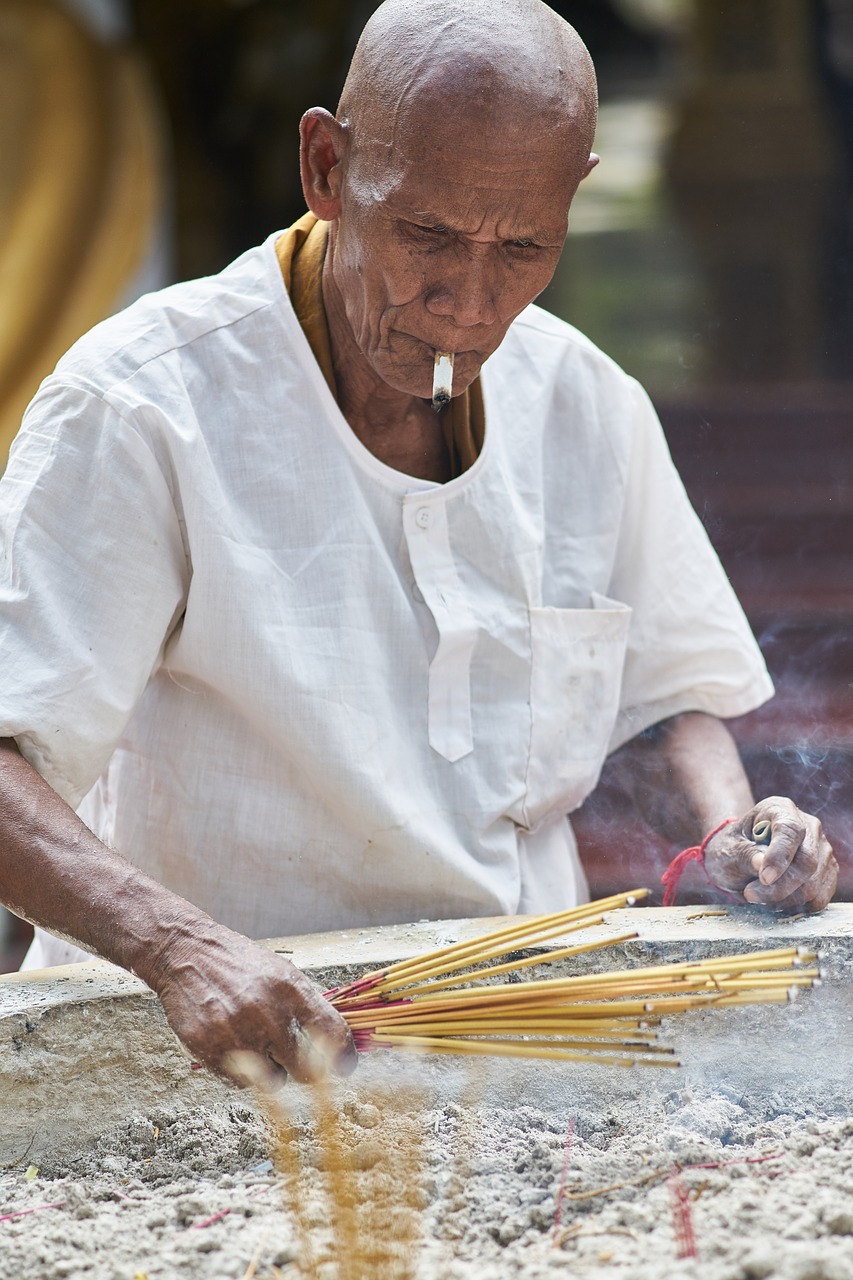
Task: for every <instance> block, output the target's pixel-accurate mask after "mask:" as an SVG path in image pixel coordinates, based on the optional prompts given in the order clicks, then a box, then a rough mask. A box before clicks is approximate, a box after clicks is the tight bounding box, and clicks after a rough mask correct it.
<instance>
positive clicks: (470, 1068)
mask: <svg viewBox="0 0 853 1280" xmlns="http://www.w3.org/2000/svg"><path fill="white" fill-rule="evenodd" d="M798 1038H799V1037H798ZM778 1039H779V1036H778V1028H777V1035H776V1041H778ZM776 1041H773V1040H772V1038H768V1039H767V1040H766V1041H763V1042H761V1041H760V1043H759V1048H760V1049H763V1051H764V1054H765V1058H764V1061H765V1071H764V1077H763V1079H759V1078H758V1077H757V1075H756V1073H755V1072H754V1071H753V1070H752V1069H751V1068H750V1070H747V1071H746V1072H744V1073H739V1072H738V1069H737V1064H736V1061H735V1058H736V1055H732V1057H731V1059H729V1060H728V1061H725V1062H723V1063H722V1065H718V1067H717V1069H716V1071H715V1072H714V1077H713V1079H712V1078H711V1075H710V1073H706V1072H705V1071H704V1070H699V1071H697V1072H695V1073H693V1074H691V1073H683V1074H679V1076H678V1077H677V1078H676V1081H675V1084H673V1077H672V1076H671V1075H669V1074H666V1075H665V1076H664V1077H663V1079H660V1078H659V1077H657V1076H655V1078H654V1079H652V1078H650V1077H649V1075H648V1074H647V1073H643V1074H642V1075H640V1074H639V1073H638V1072H636V1071H634V1072H631V1071H617V1070H616V1069H603V1070H597V1071H592V1070H588V1069H582V1068H578V1067H575V1066H563V1065H560V1066H557V1065H554V1064H539V1063H524V1064H516V1063H509V1062H500V1063H483V1062H479V1061H478V1062H476V1063H474V1064H469V1063H467V1062H465V1063H461V1064H460V1063H458V1062H456V1061H453V1062H451V1061H449V1060H444V1059H438V1058H436V1059H429V1060H428V1061H423V1062H422V1061H417V1062H415V1061H412V1060H409V1059H404V1060H401V1061H398V1060H393V1059H391V1060H388V1059H380V1058H376V1059H371V1060H369V1061H367V1062H365V1063H364V1064H363V1065H362V1067H361V1068H360V1070H359V1073H358V1076H357V1077H356V1078H354V1079H353V1080H351V1081H348V1082H346V1084H344V1085H342V1086H340V1087H338V1088H336V1089H335V1090H334V1092H333V1093H332V1094H319V1095H317V1094H312V1092H311V1091H309V1090H304V1089H297V1088H296V1087H294V1086H288V1088H287V1089H285V1090H284V1091H283V1093H282V1094H281V1095H280V1097H281V1106H282V1107H283V1108H284V1109H285V1110H284V1117H283V1118H281V1117H280V1118H279V1119H276V1117H275V1116H273V1117H272V1120H273V1123H271V1120H270V1118H269V1117H267V1116H264V1115H263V1114H261V1113H260V1112H259V1111H258V1110H256V1109H255V1108H254V1107H252V1106H250V1105H249V1104H248V1102H247V1101H246V1100H245V1098H244V1095H239V1096H238V1095H235V1098H234V1100H233V1101H230V1102H229V1103H228V1104H227V1105H226V1106H224V1107H222V1108H220V1109H219V1110H210V1109H196V1110H193V1111H189V1112H188V1111H181V1110H180V1109H178V1108H173V1109H166V1108H163V1109H160V1110H159V1111H158V1112H156V1113H151V1114H149V1115H144V1116H143V1115H140V1116H138V1117H136V1118H134V1119H133V1120H132V1121H129V1122H127V1123H125V1124H124V1125H122V1126H121V1127H119V1128H116V1129H115V1130H112V1131H111V1132H109V1133H105V1134H104V1135H103V1136H102V1137H101V1139H100V1140H99V1141H98V1142H97V1143H96V1144H95V1145H94V1146H92V1147H90V1148H89V1149H87V1150H85V1151H79V1152H71V1153H69V1154H67V1155H65V1156H64V1157H62V1158H54V1160H53V1161H52V1163H51V1164H50V1165H46V1164H45V1165H43V1167H42V1168H41V1169H39V1171H38V1174H37V1175H36V1176H34V1177H33V1176H32V1170H30V1176H29V1177H28V1175H27V1172H26V1171H25V1170H24V1168H23V1165H22V1166H21V1167H19V1168H15V1169H8V1170H6V1171H5V1172H3V1173H2V1174H0V1191H2V1198H0V1206H1V1207H0V1216H4V1217H5V1220H4V1221H2V1222H0V1262H2V1263H3V1274H4V1275H10V1276H12V1275H14V1276H16V1277H21V1280H30V1278H32V1280H53V1278H54V1277H67V1278H68V1280H78V1278H79V1280H84V1278H85V1280H91V1278H92V1277H98V1280H101V1278H102V1277H103V1278H104V1280H112V1278H113V1277H116V1280H118V1277H122V1280H125V1278H128V1280H129V1278H130V1277H133V1276H136V1275H142V1276H146V1277H148V1280H155V1278H157V1277H177V1276H181V1277H182V1278H184V1277H186V1278H187V1280H201V1277H205V1280H207V1278H209V1277H220V1276H221V1277H237V1278H240V1277H246V1278H247V1280H248V1277H249V1276H252V1275H254V1276H256V1277H259V1278H261V1280H263V1278H264V1277H266V1278H270V1277H277V1276H285V1277H324V1280H325V1278H328V1280H344V1278H346V1280H367V1277H374V1276H381V1277H382V1280H386V1277H387V1280H407V1277H409V1276H413V1277H414V1276H416V1277H418V1280H498V1277H500V1278H501V1280H503V1278H504V1277H507V1276H518V1277H522V1278H524V1280H539V1278H540V1277H551V1276H556V1275H576V1274H577V1275H582V1276H593V1277H604V1276H607V1275H608V1274H611V1273H612V1274H614V1275H617V1274H618V1275H619V1276H620V1277H630V1278H635V1280H659V1278H660V1276H662V1275H666V1276H667V1277H670V1276H672V1277H675V1278H676V1280H679V1278H680V1277H685V1280H686V1278H687V1277H690V1278H691V1280H752V1278H755V1280H762V1278H763V1277H770V1278H776V1277H778V1280H848V1278H853V1119H851V1101H853V1087H851V1086H850V1084H849V1083H848V1082H847V1081H845V1080H842V1079H841V1078H840V1077H836V1078H833V1079H830V1080H826V1079H823V1078H822V1077H820V1076H815V1075H814V1074H812V1073H810V1072H809V1073H808V1076H807V1078H804V1076H805V1075H806V1070H807V1068H808V1067H809V1065H810V1057H809V1049H810V1046H809V1044H808V1042H806V1043H805V1044H803V1043H802V1042H801V1044H800V1050H801V1054H802V1056H803V1059H804V1060H803V1061H802V1062H801V1067H802V1071H801V1073H800V1076H799V1078H798V1079H797V1080H794V1079H793V1078H792V1077H791V1076H790V1074H789V1073H787V1072H785V1073H783V1076H782V1078H781V1079H780V1078H777V1077H776V1075H775V1073H774V1070H773V1062H774V1055H773V1050H774V1047H778V1046H777V1044H776ZM742 1042H743V1041H742V1040H741V1044H742ZM276 1129H278V1133H277V1132H276ZM568 1129H571V1141H570V1143H569V1144H568V1146H567V1140H566V1139H567V1130H568ZM273 1161H275V1162H277V1164H278V1169H279V1174H278V1175H277V1174H276V1170H275V1167H274V1164H273ZM288 1166H289V1167H288ZM296 1170H298V1174H299V1181H298V1186H297V1188H296V1201H295V1200H294V1184H293V1180H292V1177H293V1173H294V1171H296ZM674 1179H676V1181H675V1182H674ZM674 1186H676V1187H677V1188H678V1198H679V1199H680V1200H682V1201H683V1202H684V1203H685V1204H686V1205H687V1211H688V1212H689V1217H690V1225H691V1227H692V1230H693V1234H694V1237H695V1245H696V1252H697V1257H696V1258H683V1259H681V1260H679V1258H678V1256H677V1255H678V1253H679V1249H680V1236H679V1223H678V1221H677V1218H676V1215H675V1213H674V1203H675V1196H674V1192H673V1187H674ZM558 1200H559V1201H560V1213H559V1223H557V1205H558ZM297 1202H298V1203H297ZM46 1206H55V1207H51V1208H48V1207H46ZM342 1206H343V1207H344V1209H345V1211H346V1212H350V1214H351V1221H350V1224H349V1226H347V1225H346V1224H344V1229H343V1230H341V1209H342ZM27 1210H30V1211H31V1212H26V1211H27ZM21 1211H24V1212H23V1213H21V1216H17V1217H12V1218H10V1217H8V1216H6V1215H9V1214H10V1213H13V1212H21ZM344 1216H345V1215H344ZM682 1225H683V1224H682ZM555 1226H556V1227H557V1229H556V1230H555ZM356 1237H360V1238H359V1239H356ZM342 1244H345V1245H346V1250H345V1251H344V1252H343V1254H342V1250H341V1245H342Z"/></svg>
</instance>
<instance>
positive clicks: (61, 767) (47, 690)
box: [0, 379, 189, 807]
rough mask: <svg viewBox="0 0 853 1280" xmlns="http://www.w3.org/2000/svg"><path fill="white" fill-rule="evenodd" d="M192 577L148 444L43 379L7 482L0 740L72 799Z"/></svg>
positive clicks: (123, 423) (0, 557) (138, 689)
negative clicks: (13, 744)
mask: <svg viewBox="0 0 853 1280" xmlns="http://www.w3.org/2000/svg"><path fill="white" fill-rule="evenodd" d="M188 576H189V575H188V568H187V556H186V552H185V547H184V539H183V537H182V531H181V522H180V520H179V518H178V514H177V511H176V507H175V502H174V501H173V495H172V492H171V489H170V485H169V483H168V480H167V477H166V476H165V475H164V473H163V471H162V470H161V467H160V466H159V465H158V463H157V461H156V459H155V456H154V453H153V451H152V449H151V447H150V446H149V444H148V443H147V442H146V441H145V439H143V437H142V435H141V434H140V433H139V431H137V430H135V429H134V427H133V425H132V424H131V423H130V422H129V421H127V420H126V419H125V418H124V417H122V416H121V415H120V414H119V413H117V412H116V411H115V409H114V408H112V407H111V406H110V405H109V404H108V403H106V401H105V399H104V398H102V397H101V396H100V395H99V394H98V393H97V392H96V391H94V390H93V389H90V388H88V387H86V386H80V385H73V384H72V385H69V384H68V383H67V382H61V381H59V380H55V379H48V381H47V382H46V383H44V384H43V386H42V389H41V391H40V392H39V394H38V396H37V397H36V399H35V400H34V401H33V403H32V404H31V405H30V408H29V409H28V411H27V414H26V417H25V419H24V425H23V427H22V429H21V432H20V433H19V435H18V437H17V440H16V442H15V444H14V446H13V449H12V454H11V457H10V460H9V466H8V468H7V470H6V473H5V475H4V476H3V478H2V481H0V736H3V737H14V738H15V739H16V741H17V743H18V746H19V748H20V750H21V751H22V753H23V754H24V756H26V758H27V759H28V760H29V761H30V763H31V764H33V766H34V767H35V768H36V769H37V770H38V771H39V773H41V774H42V776H43V777H44V778H45V779H46V780H47V782H49V783H50V785H51V786H53V787H54V789H55V790H56V791H58V792H59V794H60V795H62V796H63V798H64V799H65V800H67V801H68V802H69V803H70V804H71V805H73V806H75V807H76V805H77V804H78V803H79V802H80V800H81V798H82V797H83V796H84V795H85V793H86V792H87V791H88V790H89V789H90V788H91V787H92V786H93V784H94V783H95V781H96V780H97V778H98V777H99V775H100V774H101V772H102V770H103V768H104V766H105V764H106V762H107V760H108V759H109V757H110V755H111V753H112V751H113V749H114V747H115V745H116V743H117V742H118V740H119V738H120V736H121V734H122V731H123V730H124V727H125V725H126V724H127V722H128V720H129V718H130V716H131V714H132V712H133V709H134V707H135V705H136V703H137V701H138V699H139V697H140V695H141V693H142V691H143V689H144V688H145V685H146V683H147V682H148V680H149V678H150V676H151V674H152V672H153V671H154V670H155V669H156V667H157V666H158V664H159V662H160V660H161V658H162V653H163V647H164V644H165V641H166V639H167V637H168V635H169V633H170V631H171V630H172V628H173V627H174V625H175V622H176V620H177V619H178V618H179V617H180V615H181V612H182V609H183V602H184V599H185V596H186V589H187V582H188Z"/></svg>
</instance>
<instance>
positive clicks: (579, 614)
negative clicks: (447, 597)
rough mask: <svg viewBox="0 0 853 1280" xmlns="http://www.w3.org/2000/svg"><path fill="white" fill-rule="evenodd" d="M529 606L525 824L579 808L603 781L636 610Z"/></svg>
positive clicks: (605, 603) (597, 600)
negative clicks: (599, 778)
mask: <svg viewBox="0 0 853 1280" xmlns="http://www.w3.org/2000/svg"><path fill="white" fill-rule="evenodd" d="M593 605H594V606H595V607H594V608H592V609H552V608H540V609H531V610H530V643H531V678H530V716H531V731H530V751H529V755H528V762H527V778H526V789H525V796H524V800H523V802H522V806H521V812H520V814H519V815H518V818H517V819H516V820H517V821H518V819H519V818H520V822H519V825H520V826H523V827H525V828H527V829H528V830H530V831H533V830H535V829H536V828H537V827H538V826H540V825H541V824H542V823H543V822H544V821H545V820H546V819H548V818H552V817H556V816H562V815H564V814H566V813H570V812H571V811H572V810H573V809H576V808H577V807H578V805H579V804H581V802H582V801H583V800H584V799H585V797H586V796H587V795H589V793H590V791H591V790H592V789H593V787H594V786H595V784H596V782H597V781H598V776H599V774H600V772H601V766H602V765H603V763H604V759H605V756H606V754H607V745H608V743H609V741H610V736H611V734H612V732H613V726H614V722H615V720H616V716H617V713H618V710H619V697H620V691H621V686H622V668H623V665H624V660H625V647H626V644H627V640H628V627H629V625H630V621H631V610H630V609H629V607H628V606H627V605H625V604H621V603H620V602H619V601H618V600H610V599H608V598H607V597H606V596H600V595H597V594H594V595H593Z"/></svg>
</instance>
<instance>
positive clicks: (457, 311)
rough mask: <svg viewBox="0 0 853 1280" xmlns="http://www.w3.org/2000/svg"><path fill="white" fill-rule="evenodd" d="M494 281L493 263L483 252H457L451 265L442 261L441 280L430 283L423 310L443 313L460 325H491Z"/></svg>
mask: <svg viewBox="0 0 853 1280" xmlns="http://www.w3.org/2000/svg"><path fill="white" fill-rule="evenodd" d="M497 295H498V281H497V279H496V277H495V265H494V263H492V262H491V261H490V260H489V256H488V255H487V254H485V253H477V254H465V255H464V256H461V255H460V258H459V260H457V262H456V263H455V264H453V266H451V265H450V264H449V263H444V264H443V269H442V271H441V279H440V280H437V281H436V282H435V283H434V284H432V285H430V286H429V287H428V289H427V293H426V297H425V300H424V301H425V306H426V309H427V311H429V313H430V314H431V315H434V316H443V317H445V318H448V319H450V320H452V321H453V323H454V324H455V325H458V326H459V327H460V328H464V329H470V328H473V327H474V326H475V325H480V324H494V322H495V320H496V319H497V316H498V308H497Z"/></svg>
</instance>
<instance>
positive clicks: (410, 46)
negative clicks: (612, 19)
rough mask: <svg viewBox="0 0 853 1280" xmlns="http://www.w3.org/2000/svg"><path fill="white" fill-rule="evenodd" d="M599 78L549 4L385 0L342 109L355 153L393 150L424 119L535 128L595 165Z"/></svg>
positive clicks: (359, 51)
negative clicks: (561, 140)
mask: <svg viewBox="0 0 853 1280" xmlns="http://www.w3.org/2000/svg"><path fill="white" fill-rule="evenodd" d="M596 108H597V95H596V82H595V72H594V70H593V66H592V61H591V59H590V56H589V53H588V52H587V49H586V47H585V45H584V44H583V42H582V40H581V39H580V37H579V36H578V34H577V32H576V31H575V30H574V28H573V27H570V26H569V24H568V23H567V22H565V21H564V20H563V19H562V18H561V17H559V15H558V14H556V13H555V12H554V11H553V9H550V8H549V7H548V6H547V5H545V4H543V3H541V0H465V3H464V4H460V3H459V0H385V3H384V4H382V5H380V7H379V8H378V9H377V10H376V12H375V13H374V15H373V17H372V18H371V19H370V21H369V22H368V23H367V26H366V27H365V29H364V31H363V33H362V36H361V39H360V40H359V43H358V47H357V48H356V51H355V54H354V56H353V60H352V64H351V67H350V71H349V74H348V76H347V80H346V83H345V85H344V89H343V93H342V95H341V100H340V104H339V107H338V113H337V114H338V119H339V120H340V121H341V122H342V123H345V124H346V125H347V126H348V128H349V129H350V130H351V134H352V142H353V144H354V145H355V146H356V147H360V146H361V145H363V144H368V145H369V144H370V143H371V142H373V143H376V144H379V145H380V146H383V145H393V143H394V141H395V139H396V137H397V135H398V134H399V132H400V130H403V129H406V128H407V127H412V126H415V127H417V125H418V123H419V119H420V122H421V123H422V122H423V117H425V116H426V117H428V118H429V119H430V120H431V121H434V120H435V119H436V118H438V119H439V120H440V119H442V118H445V119H446V120H447V121H448V122H458V121H459V119H460V113H461V116H462V117H463V118H464V119H465V120H466V121H468V122H469V123H470V125H471V127H475V128H476V127H477V126H478V124H481V125H482V126H484V127H489V128H490V129H492V130H494V129H496V128H500V127H505V126H506V125H509V126H510V127H512V125H513V123H516V124H517V127H519V128H521V129H525V128H528V127H530V126H531V125H532V124H533V123H534V122H535V124H536V127H537V128H539V129H542V128H544V129H547V130H549V131H550V132H551V134H552V136H553V137H554V138H555V141H556V140H558V139H559V137H560V136H561V135H562V136H564V137H565V141H566V144H567V151H568V150H570V151H571V154H572V156H573V157H575V158H576V159H577V158H581V157H582V159H583V161H584V162H585V161H586V158H587V157H588V156H589V153H590V149H591V147H592V141H593V135H594V133H595V122H596Z"/></svg>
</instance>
